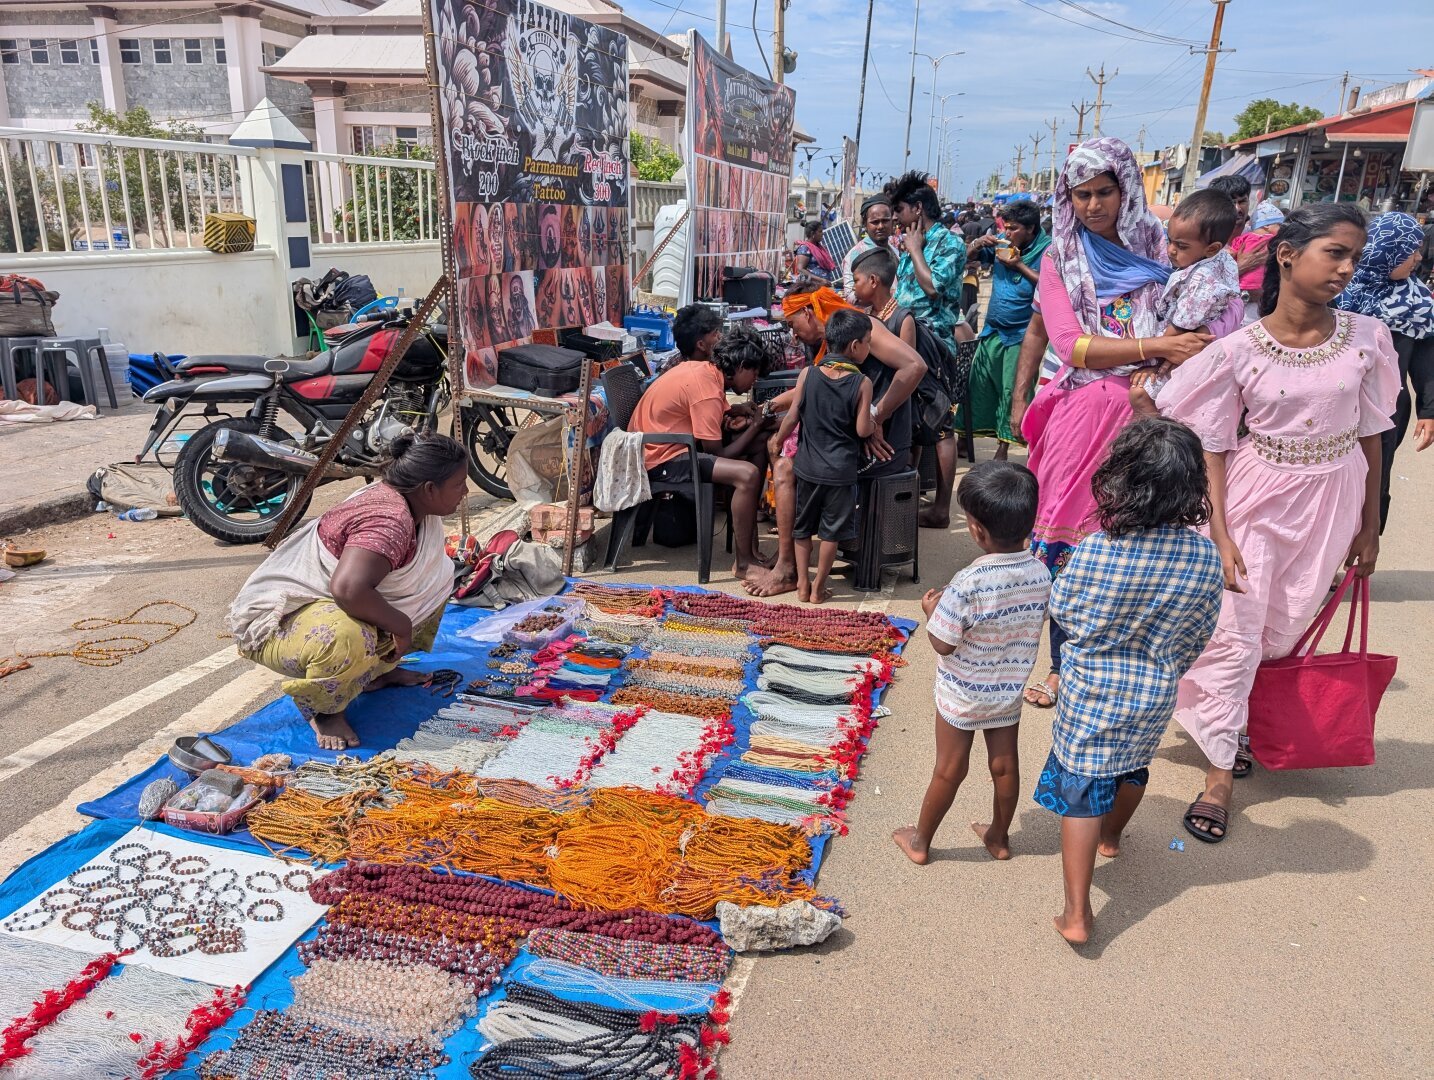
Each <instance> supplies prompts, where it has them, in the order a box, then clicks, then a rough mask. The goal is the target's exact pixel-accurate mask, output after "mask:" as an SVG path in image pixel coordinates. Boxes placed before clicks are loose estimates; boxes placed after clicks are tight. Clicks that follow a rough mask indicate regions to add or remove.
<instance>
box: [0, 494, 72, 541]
mask: <svg viewBox="0 0 1434 1080" xmlns="http://www.w3.org/2000/svg"><path fill="white" fill-rule="evenodd" d="M92 509H93V503H92V502H91V499H90V493H89V492H88V491H84V490H80V491H76V492H71V493H68V494H65V495H52V496H50V497H49V498H48V499H42V500H40V501H39V502H37V503H33V504H32V505H30V506H17V507H14V508H12V509H9V510H0V536H11V535H14V534H16V533H21V532H24V531H25V530H27V529H38V528H41V527H42V526H45V525H59V524H61V523H63V522H66V521H75V520H77V519H78V518H82V517H84V516H85V515H87V514H89V513H90V512H91V510H92Z"/></svg>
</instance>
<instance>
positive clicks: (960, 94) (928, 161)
mask: <svg viewBox="0 0 1434 1080" xmlns="http://www.w3.org/2000/svg"><path fill="white" fill-rule="evenodd" d="M955 55H957V56H959V55H961V54H960V53H956V54H955ZM921 92H922V93H923V94H926V95H927V96H929V97H930V98H931V110H932V112H935V111H936V99H937V98H940V99H941V123H942V124H945V123H946V102H947V101H949V100H950V99H951V98H954V97H965V96H966V91H964V90H957V91H955V92H954V93H950V94H932V93H931V92H930V91H928V90H923V91H921ZM926 171H927V172H928V173H929V172H930V171H931V131H930V129H929V125H928V130H927V132H926ZM936 171H937V172H938V173H939V172H940V171H941V155H940V154H939V153H938V154H937V155H936Z"/></svg>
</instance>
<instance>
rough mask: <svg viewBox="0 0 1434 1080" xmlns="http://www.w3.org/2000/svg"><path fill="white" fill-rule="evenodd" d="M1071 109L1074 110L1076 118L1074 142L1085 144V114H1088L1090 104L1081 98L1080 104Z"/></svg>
mask: <svg viewBox="0 0 1434 1080" xmlns="http://www.w3.org/2000/svg"><path fill="white" fill-rule="evenodd" d="M1071 108H1072V109H1074V110H1075V114H1076V117H1077V122H1076V129H1075V141H1076V142H1078V143H1082V142H1085V114H1086V113H1088V112H1090V102H1088V101H1086V99H1085V98H1081V99H1080V104H1079V105H1072V106H1071Z"/></svg>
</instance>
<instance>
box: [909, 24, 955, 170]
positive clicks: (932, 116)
mask: <svg viewBox="0 0 1434 1080" xmlns="http://www.w3.org/2000/svg"><path fill="white" fill-rule="evenodd" d="M911 44H912V47H913V48H915V46H916V42H915V40H914V39H913V41H912V43H911ZM916 55H917V56H924V57H926V59H928V60H930V61H931V111H930V113H929V114H928V115H927V117H926V171H927V172H930V171H931V129H932V125H933V124H934V123H935V121H936V76H937V73H938V72H940V70H941V62H942V61H943V60H950V59H951V58H952V57H953V56H965V55H966V52H965V50H964V49H963V50H961V51H959V52H949V53H942V54H941V55H940V56H932V55H931V54H930V53H924V52H919V53H917V54H916ZM915 71H916V61H915V60H914V59H913V60H912V76H911V78H912V85H913V86H915V85H916V74H915ZM947 96H948V97H949V96H950V95H947ZM941 100H942V101H943V102H944V101H945V100H946V98H942V99H941ZM908 138H909V137H908Z"/></svg>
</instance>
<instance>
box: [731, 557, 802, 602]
mask: <svg viewBox="0 0 1434 1080" xmlns="http://www.w3.org/2000/svg"><path fill="white" fill-rule="evenodd" d="M796 587H797V572H796V569H795V568H793V567H789V566H782V565H781V564H780V563H778V564H777V565H776V566H774V567H772V568H771V569H770V570H764V571H763V572H761V573H754V574H752V575H751V576H750V577H748V578H747V579H746V580H745V581H743V582H742V588H744V589H746V590H747V592H748V593H749V594H750V595H752V596H781V595H782V593H789V592H791V591H792V590H793V589H795V588H796Z"/></svg>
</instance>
